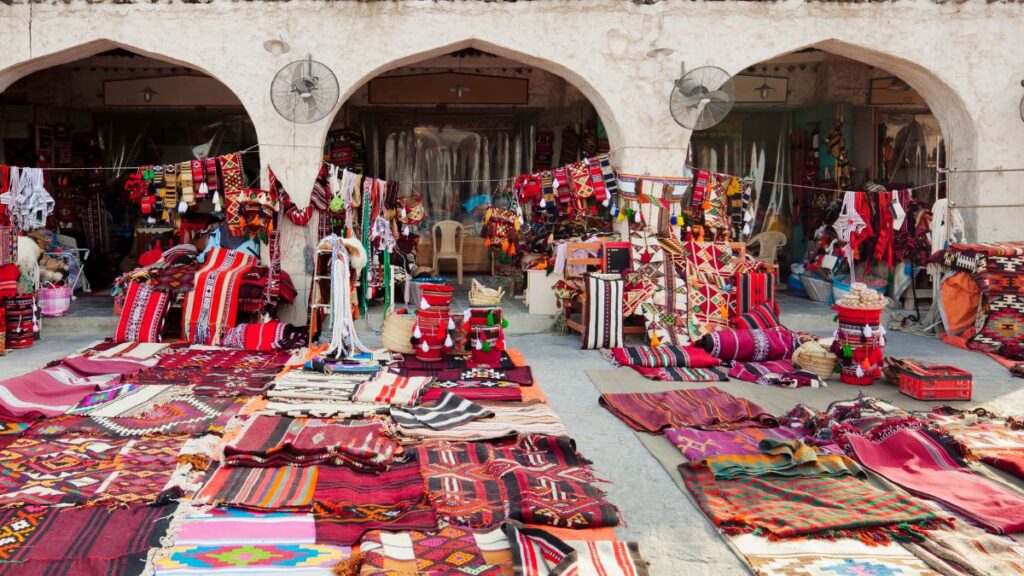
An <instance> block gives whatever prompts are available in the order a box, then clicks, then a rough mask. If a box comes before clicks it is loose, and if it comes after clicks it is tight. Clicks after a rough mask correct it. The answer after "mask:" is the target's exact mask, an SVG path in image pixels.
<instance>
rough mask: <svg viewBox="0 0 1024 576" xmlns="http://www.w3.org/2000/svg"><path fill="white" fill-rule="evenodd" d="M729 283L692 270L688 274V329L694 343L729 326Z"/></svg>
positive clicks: (721, 277)
mask: <svg viewBox="0 0 1024 576" xmlns="http://www.w3.org/2000/svg"><path fill="white" fill-rule="evenodd" d="M730 301H731V297H730V295H729V289H728V284H727V282H726V278H725V277H724V276H718V275H715V274H707V273H703V272H700V271H698V270H695V269H690V270H689V271H688V272H687V274H686V303H687V305H688V306H689V315H688V318H687V329H688V330H689V334H690V339H691V340H699V339H700V338H702V337H703V336H704V335H705V334H711V333H712V332H716V331H718V330H720V329H722V328H728V327H729V303H730Z"/></svg>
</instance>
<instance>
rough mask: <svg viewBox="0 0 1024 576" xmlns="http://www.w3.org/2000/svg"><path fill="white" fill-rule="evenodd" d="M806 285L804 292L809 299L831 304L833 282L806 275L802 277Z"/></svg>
mask: <svg viewBox="0 0 1024 576" xmlns="http://www.w3.org/2000/svg"><path fill="white" fill-rule="evenodd" d="M800 280H801V281H802V282H803V283H804V290H805V291H806V292H807V297H808V298H810V299H811V300H814V301H815V302H830V301H831V299H832V282H829V281H828V280H825V279H824V278H819V277H817V276H809V275H804V276H801V277H800Z"/></svg>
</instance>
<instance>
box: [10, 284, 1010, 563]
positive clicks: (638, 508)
mask: <svg viewBox="0 0 1024 576" xmlns="http://www.w3.org/2000/svg"><path fill="white" fill-rule="evenodd" d="M780 300H781V304H782V307H783V310H784V314H783V318H782V319H783V321H784V322H785V323H787V325H789V326H790V327H792V328H794V329H801V330H810V331H814V332H816V333H820V334H822V335H827V334H829V333H831V331H832V312H831V311H830V310H829V309H828V307H827V306H824V305H820V304H815V303H813V302H810V301H807V300H797V299H792V298H788V297H785V296H782V297H781V298H780ZM508 308H509V312H510V314H509V317H510V322H511V326H510V330H509V332H510V343H511V344H512V345H513V346H515V347H517V348H519V349H520V350H522V352H523V353H524V355H525V357H526V359H527V361H528V362H530V364H531V365H532V366H533V368H534V372H535V374H536V376H537V378H538V379H539V380H540V381H541V383H542V385H543V387H544V390H545V392H546V393H547V395H548V397H549V398H550V401H551V403H552V405H553V406H554V408H555V410H556V411H557V412H558V413H559V414H560V415H561V416H562V418H563V420H564V421H565V423H566V426H567V427H568V428H569V432H570V433H571V434H572V436H573V437H574V438H575V439H576V441H577V445H578V448H579V449H580V451H581V452H582V453H583V454H584V455H585V456H587V457H588V458H590V459H591V460H593V462H594V466H595V468H596V470H597V472H598V474H599V475H600V476H601V477H602V478H604V479H607V480H609V481H610V483H609V484H607V485H604V486H603V488H604V489H605V490H607V492H608V495H609V498H610V499H611V501H612V502H614V503H615V504H616V505H618V506H619V507H620V508H621V509H622V512H623V515H624V517H625V518H626V525H625V526H624V527H622V528H621V529H620V530H619V534H620V536H621V537H622V538H625V539H630V540H636V541H638V542H639V543H640V546H641V551H642V552H643V554H644V556H645V557H646V558H647V559H648V560H650V561H651V563H652V566H651V569H652V571H651V573H652V574H653V575H658V576H660V575H675V574H692V575H700V576H703V575H708V576H711V575H714V576H724V575H731V574H745V573H746V570H745V568H744V567H743V565H742V564H741V563H740V561H739V560H738V559H737V558H736V557H735V556H734V555H733V554H732V552H731V551H730V550H729V549H728V548H727V547H726V546H725V544H724V543H722V541H721V540H720V539H719V537H718V536H717V534H716V533H715V532H714V531H713V530H712V529H711V527H710V525H709V523H708V522H707V521H706V519H705V518H704V516H703V515H702V514H701V513H700V512H699V511H698V510H697V509H696V508H695V507H694V506H693V505H692V504H691V503H690V501H689V500H688V499H687V498H686V497H685V496H684V495H683V494H682V493H681V492H680V491H679V489H678V488H677V487H676V485H675V484H674V483H673V482H672V480H671V479H670V478H669V476H668V475H667V474H666V473H665V471H664V469H662V467H661V466H660V465H659V464H658V462H657V461H656V460H655V459H654V458H653V457H652V456H651V455H650V454H649V453H648V452H647V450H646V449H645V448H644V447H643V446H642V445H641V444H640V442H639V441H638V440H637V438H636V437H635V436H634V434H633V433H632V432H631V431H630V430H629V429H628V428H627V427H626V426H625V425H623V424H622V423H621V422H619V421H618V420H617V419H616V418H614V417H613V416H611V414H610V413H608V412H607V411H605V410H603V409H601V408H599V407H598V404H597V400H598V393H597V390H596V389H595V388H594V386H593V385H592V384H591V382H590V380H589V379H588V377H587V375H586V374H585V372H584V371H585V370H588V369H592V368H598V369H600V368H607V367H609V364H608V363H607V362H606V361H605V360H604V359H602V358H601V356H600V355H599V354H598V353H597V352H595V351H587V350H580V349H579V340H578V337H576V336H561V335H558V334H553V333H537V332H538V329H539V328H540V327H542V326H544V324H545V323H546V321H544V320H543V319H538V318H536V317H534V318H528V317H526V313H525V310H523V309H522V308H521V306H515V305H513V306H508ZM371 321H372V323H373V324H375V325H376V324H379V322H380V320H379V317H371ZM44 322H45V321H44ZM83 324H85V325H83ZM45 326H46V324H45V323H44V327H45ZM108 332H109V331H108V330H106V329H96V328H91V327H90V326H89V325H88V323H81V324H75V325H74V328H73V329H72V331H63V330H61V331H57V330H50V331H47V332H45V333H44V341H43V342H40V343H38V344H37V345H36V346H34V347H33V348H31V349H29V350H16V351H11V352H10V353H9V354H8V355H7V356H5V357H3V358H0V375H13V374H17V373H22V372H26V371H28V370H31V369H34V368H37V367H39V366H41V365H42V364H43V363H45V362H47V361H49V360H53V359H57V358H60V357H62V356H64V355H66V354H68V353H70V352H72V351H74V350H76V349H78V348H81V347H83V346H86V345H88V344H89V343H91V342H93V341H95V340H98V339H100V338H102V337H105V336H106V335H107V334H108ZM364 340H365V341H366V343H367V344H372V343H373V342H375V341H376V340H377V339H376V338H375V337H373V336H372V335H369V334H368V335H367V336H366V337H365V339H364ZM888 340H889V342H888V348H887V350H886V352H887V354H890V355H894V356H912V357H916V358H920V359H924V360H932V361H942V362H947V363H951V364H955V365H958V366H961V367H963V368H966V369H968V370H970V371H972V372H973V373H974V382H975V387H976V389H977V390H979V392H980V391H984V395H985V397H989V398H994V400H991V401H990V402H989V403H988V404H989V405H990V406H992V407H994V408H996V409H998V410H999V411H1000V412H1002V413H1015V414H1022V413H1024V393H1022V392H1021V391H1020V390H1019V388H1020V385H1019V384H1020V383H1021V381H1020V380H1016V379H1013V378H1011V377H1010V376H1009V372H1008V371H1007V370H1006V369H1004V368H1002V367H1001V366H999V365H998V364H996V363H995V362H993V361H992V360H990V359H988V358H987V357H985V356H982V355H980V354H974V353H971V352H967V351H963V350H959V349H956V348H952V347H950V346H947V345H946V344H943V343H942V342H941V341H939V340H937V339H934V338H927V337H923V336H919V335H914V334H904V333H896V332H890V334H889V337H888ZM832 385H833V386H843V385H842V384H840V383H838V382H836V383H833V384H832ZM860 390H862V388H859V387H858V388H855V387H850V396H851V397H853V396H855V395H856V393H857V392H858V391H860ZM869 391H870V389H868V390H866V392H869Z"/></svg>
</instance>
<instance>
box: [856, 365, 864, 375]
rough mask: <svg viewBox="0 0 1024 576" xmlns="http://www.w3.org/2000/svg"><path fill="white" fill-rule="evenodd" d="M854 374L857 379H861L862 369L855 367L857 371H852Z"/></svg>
mask: <svg viewBox="0 0 1024 576" xmlns="http://www.w3.org/2000/svg"><path fill="white" fill-rule="evenodd" d="M854 374H856V375H857V378H863V377H864V369H863V368H861V367H860V366H857V370H855V371H854Z"/></svg>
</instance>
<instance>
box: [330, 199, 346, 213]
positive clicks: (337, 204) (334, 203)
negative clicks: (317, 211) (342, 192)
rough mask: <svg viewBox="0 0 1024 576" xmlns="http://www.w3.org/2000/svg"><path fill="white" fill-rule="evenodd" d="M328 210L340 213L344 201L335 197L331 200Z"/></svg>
mask: <svg viewBox="0 0 1024 576" xmlns="http://www.w3.org/2000/svg"><path fill="white" fill-rule="evenodd" d="M328 208H329V209H330V210H331V212H341V211H342V210H343V209H344V208H345V201H344V200H342V199H341V196H335V197H334V198H331V204H330V206H328Z"/></svg>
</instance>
